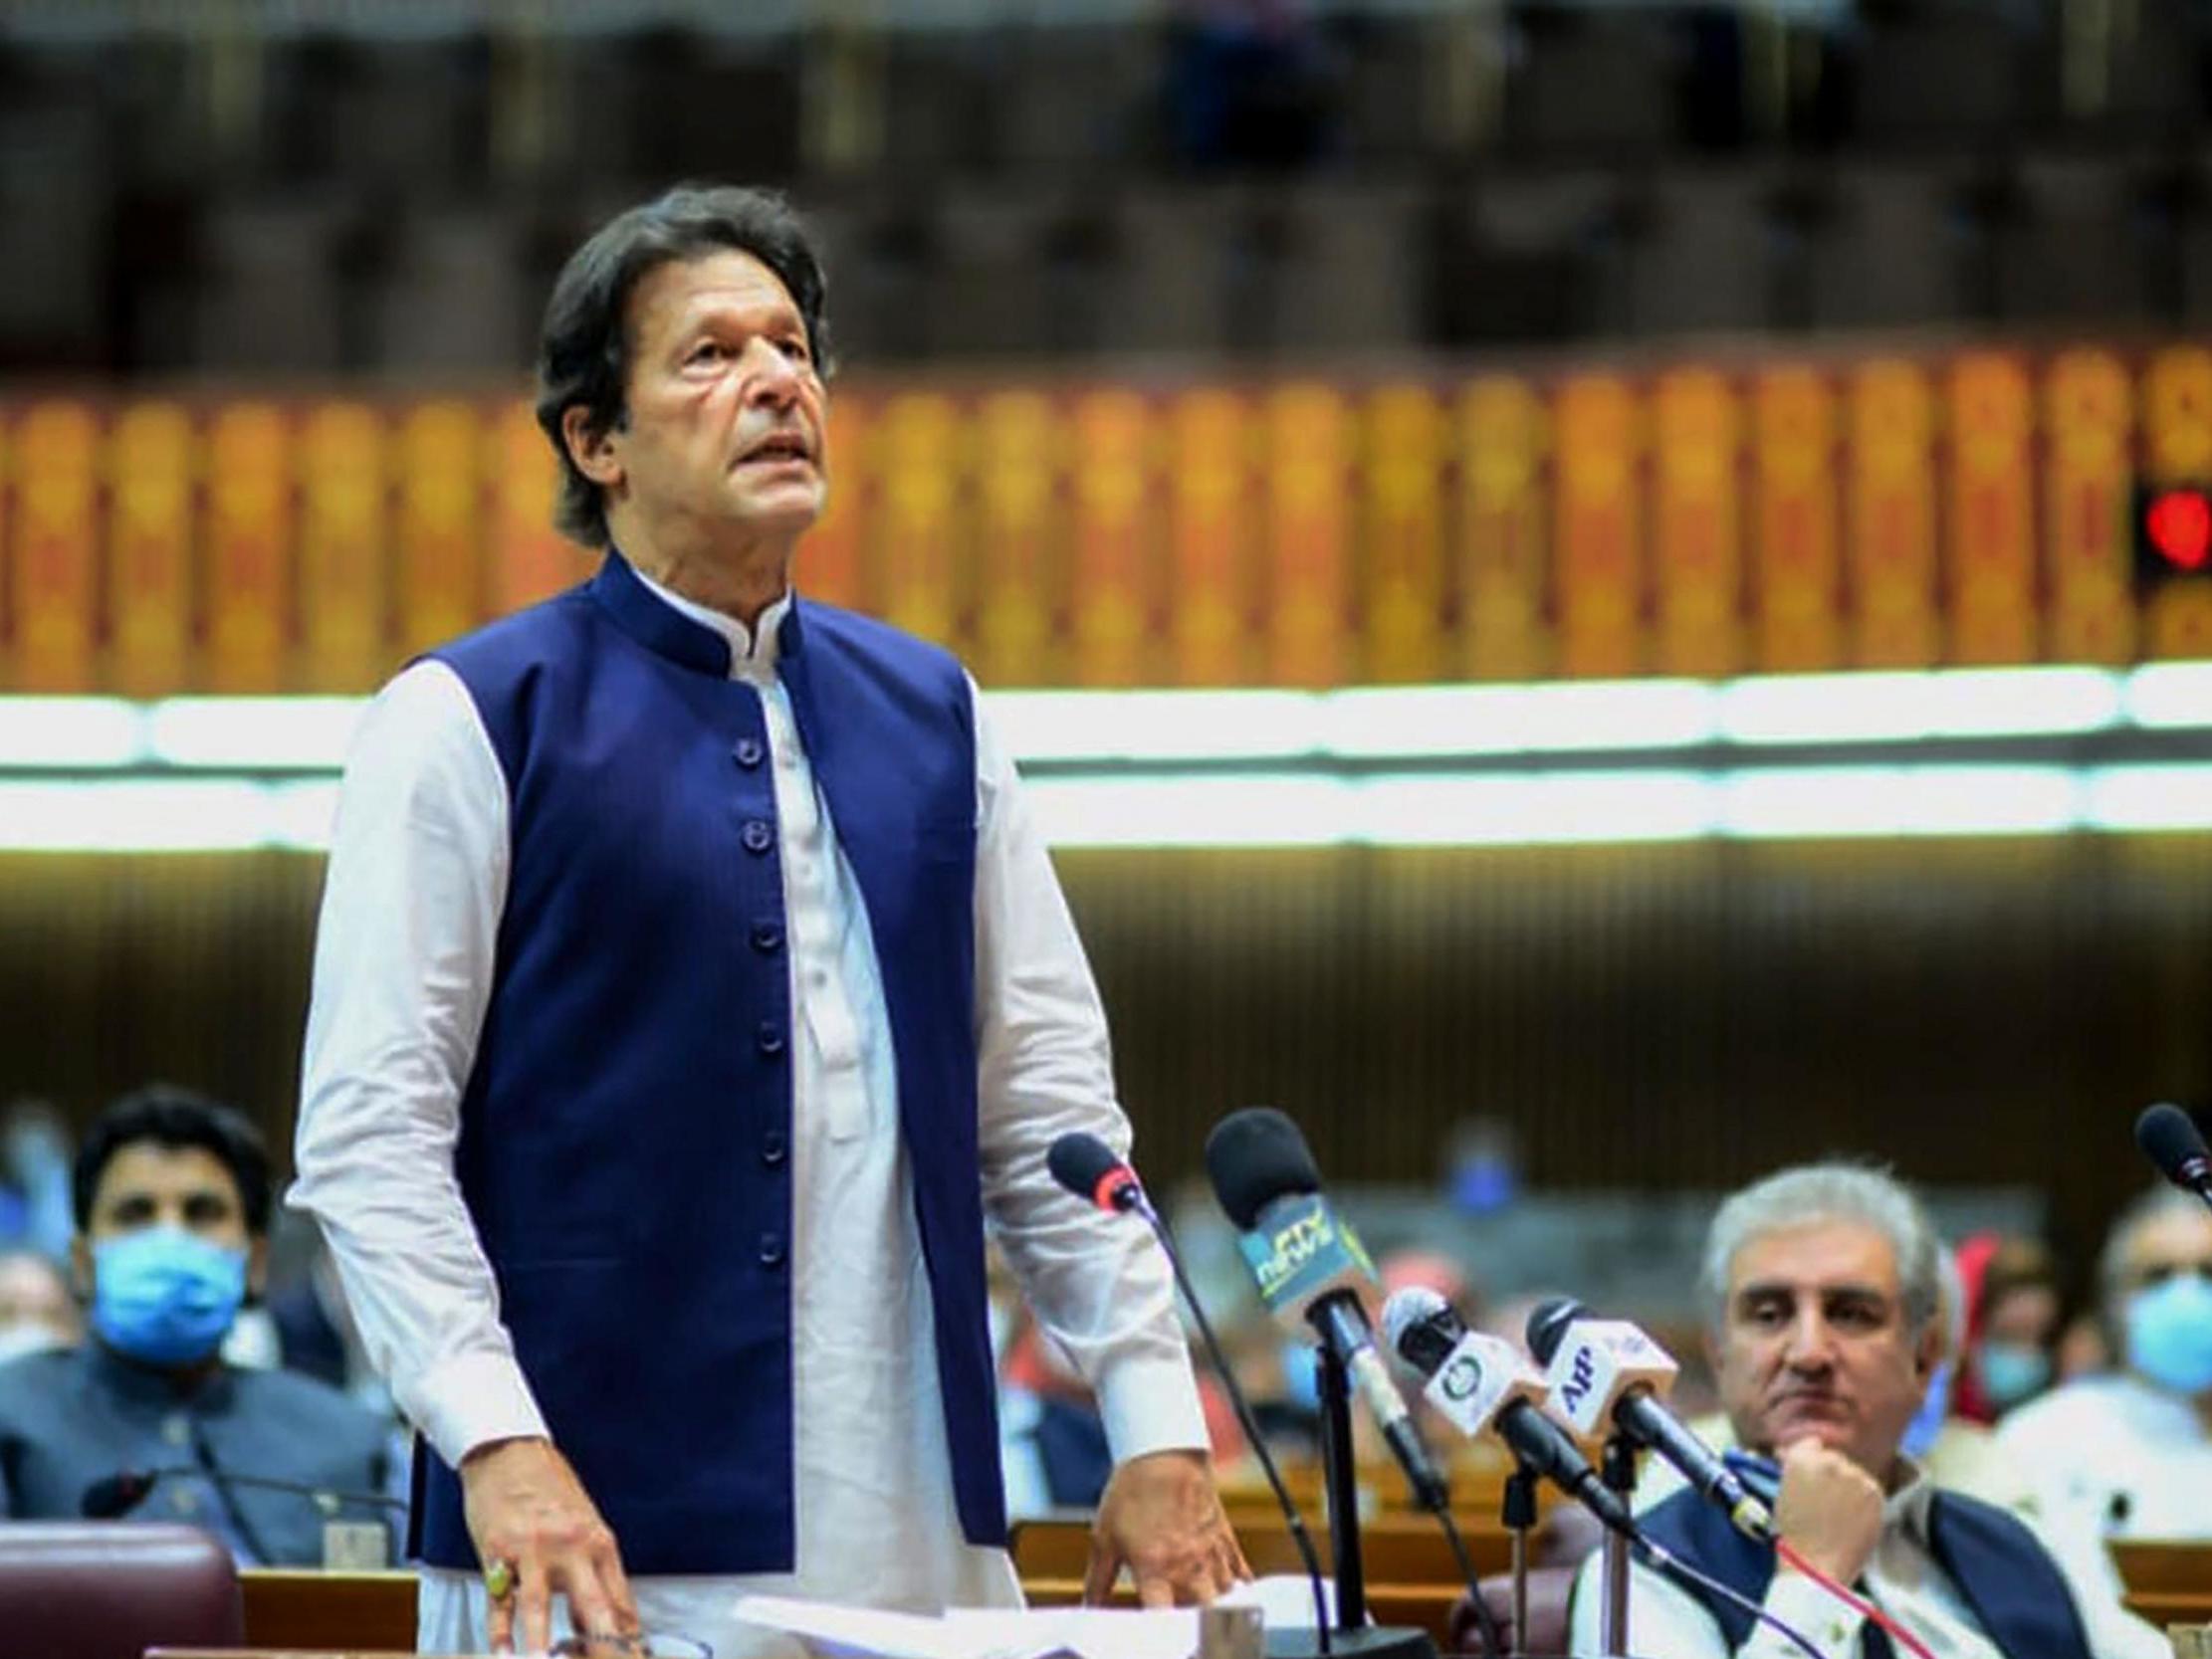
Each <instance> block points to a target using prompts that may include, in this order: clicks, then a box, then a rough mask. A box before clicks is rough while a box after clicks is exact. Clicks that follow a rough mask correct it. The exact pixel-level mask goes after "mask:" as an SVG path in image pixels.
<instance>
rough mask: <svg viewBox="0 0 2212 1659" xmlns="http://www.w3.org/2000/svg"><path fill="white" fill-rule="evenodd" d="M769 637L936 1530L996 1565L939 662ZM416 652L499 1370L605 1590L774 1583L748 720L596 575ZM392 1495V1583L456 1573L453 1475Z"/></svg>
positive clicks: (769, 1067) (762, 1041)
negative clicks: (824, 851)
mask: <svg viewBox="0 0 2212 1659" xmlns="http://www.w3.org/2000/svg"><path fill="white" fill-rule="evenodd" d="M778 645H779V655H778V672H779V674H780V675H781V677H782V680H783V684H784V686H785V688H786V689H787V690H788V692H789V694H790V702H791V708H792V712H793V714H794V715H795V716H796V719H797V723H798V728H799V735H800V738H801V740H802V741H803V742H804V743H805V746H806V753H807V757H808V760H809V762H810V763H811V765H812V767H813V771H814V776H815V778H816V781H817V782H818V784H819V786H820V788H821V790H822V793H823V796H824V798H825V800H826V802H827V804H828V809H829V814H830V819H831V821H832V823H834V825H835V826H836V832H837V840H838V843H839V845H840V847H841V848H842V850H843V852H844V856H845V858H846V860H847V861H848V862H849V863H850V865H851V867H852V871H853V875H854V877H855V879H856V880H857V881H858V883H859V887H860V892H861V896H862V898H863V899H864V900H865V902H866V906H867V919H868V924H869V928H870V932H871V933H872V935H873V938H874V941H875V949H876V958H877V961H878V963H879V965H880V967H881V970H882V975H883V988H884V996H885V1001H886V1003H887V1006H888V1009H889V1016H890V1026H891V1042H892V1047H893V1051H894V1054H895V1056H896V1075H897V1080H898V1092H899V1119H900V1128H901V1133H902V1134H903V1135H904V1137H905V1141H906V1150H907V1157H908V1164H909V1167H910V1168H911V1170H912V1172H913V1185H914V1204H915V1212H916V1219H917V1223H918V1229H919V1232H920V1236H921V1242H922V1250H923V1254H924V1257H925V1260H926V1263H927V1267H928V1272H929V1279H930V1289H931V1294H932V1296H933V1297H934V1298H935V1304H936V1320H937V1332H936V1336H937V1343H936V1347H937V1366H938V1375H939V1378H940V1380H941V1382H942V1385H943V1393H944V1399H945V1415H946V1428H947V1438H948V1441H949V1443H950V1446H951V1450H952V1461H953V1468H952V1476H953V1488H954V1493H955V1496H956V1499H957V1502H958V1505H959V1510H960V1519H961V1526H962V1530H963V1532H964V1533H965V1534H966V1535H967V1537H968V1539H969V1541H970V1542H971V1543H974V1544H979V1545H982V1544H1002V1543H1003V1542H1004V1540H1005V1532H1006V1527H1005V1500H1004V1496H1003V1491H1002V1488H1001V1486H1000V1483H999V1474H998V1431H997V1422H996V1405H995V1392H994V1381H993V1369H992V1362H991V1339H990V1333H989V1329H988V1326H987V1322H986V1318H985V1294H984V1270H983V1208H982V1202H981V1191H980V1181H981V1176H980V1172H979V1165H978V1155H977V1112H976V1038H975V1030H976V1021H975V1009H974V1001H975V989H974V979H975V973H974V962H975V860H976V761H975V728H974V709H973V705H972V702H971V699H970V696H969V692H968V686H967V682H966V680H965V678H964V676H963V675H962V673H961V670H960V667H959V665H958V664H957V663H956V662H955V661H954V660H953V659H952V658H951V657H950V656H948V655H946V654H945V653H944V652H943V651H940V650H938V649H937V648H935V647H933V646H929V645H925V644H923V643H921V642H920V641H918V640H914V639H911V638H908V637H907V636H905V635H903V634H900V633H898V632H896V631H895V630H893V629H890V628H886V627H884V626H882V625H881V624H879V623H875V622H871V621H868V620H866V619H865V618H862V617H858V616H854V615H852V614H850V613H848V612H845V611H840V610H835V609H832V608H830V607H827V606H822V605H815V604H810V603H807V602H805V601H798V602H796V603H794V604H793V605H792V607H791V608H790V610H789V612H788V613H787V614H786V617H785V620H784V622H783V625H782V630H781V633H780V635H779V638H778ZM432 655H433V656H435V657H436V658H438V659H439V660H441V661H443V662H445V663H447V664H448V665H450V666H451V667H452V668H453V669H454V671H455V672H456V673H457V674H458V675H459V676H460V678H461V681H462V683H463V684H464V685H465V686H466V687H467V688H468V692H469V695H470V697H471V698H472V699H473V700H474V702H475V705H476V709H477V712H478V714H479V715H480V716H481V717H482V719H483V722H484V726H485V729H486V731H487V732H488V733H489V734H490V737H491V741H492V746H493V748H494V749H495V750H496V751H497V753H498V756H499V762H500V767H501V769H502V771H503V772H504V774H505V777H506V783H507V790H508V803H509V840H510V848H511V858H510V875H509V880H508V889H507V903H506V909H505V912H504V914H503V915H502V917H501V921H500V930H499V939H498V965H497V968H496V971H495V974H494V978H493V983H492V993H491V1002H490V1007H489V1010H488V1013H487V1015H486V1018H485V1022H484V1029H483V1033H482V1037H481V1039H480V1041H479V1043H478V1047H477V1054H476V1063H475V1067H474V1070H473V1071H472V1072H471V1074H470V1077H469V1083H468V1089H467V1092H466V1094H465V1096H464V1098H463V1101H462V1108H461V1135H460V1141H459V1145H458V1147H457V1149H456V1152H455V1165H456V1169H457V1171H458V1175H459V1179H460V1185H461V1191H462V1194H463V1196H464V1197H465V1198H466V1200H467V1202H468V1207H469V1213H470V1215H471V1217H472V1218H473V1220H474V1222H475V1224H476V1229H477V1232H478V1234H479V1236H480V1237H481V1238H482V1239H483V1241H484V1248H485V1250H486V1253H487V1254H488V1255H489V1257H490V1259H491V1263H492V1268H493V1271H494V1273H495V1274H496V1275H497V1277H498V1280H499V1288H500V1297H501V1312H502V1315H503V1317H504V1319H505V1321H506V1324H507V1327H508V1329H509V1330H510V1331H511V1332H512V1333H513V1335H514V1339H515V1349H516V1354H517V1356H518V1358H519V1359H520V1360H521V1362H522V1366H523V1370H524V1372H525V1374H526V1375H528V1377H529V1378H530V1382H531V1386H532V1388H533V1389H534V1390H535V1392H536V1393H537V1396H538V1399H539V1402H540V1404H541V1405H542V1406H543V1407H544V1409H545V1412H546V1416H547V1419H548V1422H549V1423H550V1425H551V1427H552V1431H553V1439H554V1442H555V1443H556V1444H557V1445H558V1446H559V1447H560V1449H561V1451H562V1452H563V1453H565V1454H566V1456H567V1457H568V1459H569V1460H570V1461H571V1462H572V1463H573V1464H574V1465H575V1467H576V1470H577V1472H578V1474H579V1475H580V1476H581V1478H582V1480H583V1484H584V1488H585V1490H586V1491H588V1492H589V1493H590V1495H591V1497H592V1500H593V1501H594V1502H595V1503H596V1504H597V1505H598V1507H599V1511H600V1513H601V1514H602V1515H603V1516H604V1517H605V1518H606V1521H607V1524H608V1525H609V1526H610V1527H611V1528H613V1530H614V1535H615V1538H616V1540H617V1542H618V1544H619V1546H620V1548H621V1551H622V1556H623V1560H624V1563H625V1564H626V1566H627V1567H628V1568H629V1570H631V1571H633V1572H644V1573H698V1572H766V1571H788V1570H790V1569H791V1568H792V1566H793V1564H794V1555H795V1546H794V1539H793V1526H792V1493H791V1487H792V1480H793V1473H792V1443H791V1407H792V1401H791V1279H790V1274H791V1262H790V1238H791V1179H790V1160H789V1148H790V1143H791V1055H790V1043H791V1036H792V1034H791V1018H792V1010H791V1007H790V992H789V983H788V972H789V965H788V962H787V960H786V958H785V955H784V933H785V928H784V916H783V890H782V882H781V877H780V875H779V871H778V864H777V861H778V858H779V856H780V854H779V850H778V846H779V837H778V833H777V828H776V818H775V797H774V786H773V783H772V781H771V768H772V765H773V761H772V758H771V756H770V754H769V746H768V731H767V726H766V724H765V721H764V719H763V716H762V710H761V703H760V698H759V695H758V694H757V693H756V692H755V691H754V690H753V689H752V688H751V687H749V686H747V685H745V684H743V683H742V682H737V681H733V680H731V679H730V678H729V677H728V676H729V667H730V659H729V648H728V645H727V643H726V642H725V641H724V639H723V638H722V636H721V635H719V634H717V633H716V632H714V631H713V630H712V629H710V628H706V627H702V626H701V625H700V624H698V623H697V622H694V621H693V620H691V619H690V618H688V617H685V616H683V615H682V614H681V613H679V612H678V611H676V610H675V609H674V608H672V607H671V606H669V605H667V604H665V603H663V602H662V601H661V600H660V599H659V598H657V597H656V596H655V595H654V594H653V593H652V592H651V591H650V590H649V589H647V588H646V587H645V586H644V584H643V583H641V582H640V581H639V580H638V578H637V576H636V574H635V573H634V572H633V571H632V570H631V569H630V567H629V566H628V565H627V564H626V563H625V562H624V561H623V560H622V559H621V558H620V557H619V556H615V555H610V556H609V557H608V559H607V561H606V563H605V565H604V566H603V567H602V568H601V570H600V571H599V573H598V575H597V576H596V577H594V578H593V579H592V580H591V581H590V582H588V583H586V584H585V585H583V586H581V587H578V588H575V589H572V590H571V591H569V592H567V593H564V594H561V595H560V596H558V597H557V598H554V599H552V600H549V601H548V602H546V603H545V604H542V605H538V606H535V607H533V608H532V609H529V610H526V611H522V612H519V613H517V614H516V615H514V616H510V617H507V618H505V619H503V620H501V621H499V622H496V623H493V624H492V625H491V626H490V627H487V628H485V629H483V630H481V631H480V632H477V633H474V634H471V635H469V636H467V637H466V638H464V639H461V640H458V641H455V642H454V643H453V644H451V645H448V646H445V647H442V648H441V649H439V650H438V651H436V652H434V653H433V654H432ZM832 1247H833V1246H832ZM917 1362H920V1359H919V1356H917ZM415 1486H416V1504H415V1535H416V1536H415V1542H416V1547H417V1549H418V1550H419V1551H420V1553H421V1555H422V1557H423V1558H424V1559H425V1560H427V1561H429V1562H431V1563H432V1564H434V1565H439V1566H453V1567H473V1566H474V1565H475V1564H476V1562H475V1556H474V1553H473V1551H472V1549H471V1547H470V1543H469V1537H468V1530H467V1527H466V1525H465V1524H464V1521H463V1516H462V1505H461V1491H460V1483H459V1481H458V1480H457V1479H456V1478H455V1477H454V1475H453V1473H452V1472H451V1471H450V1470H449V1469H447V1468H446V1467H445V1465H444V1464H443V1463H442V1461H440V1460H439V1459H438V1458H436V1457H435V1456H433V1455H430V1454H428V1453H427V1452H423V1451H420V1450H418V1454H417V1457H416V1468H415Z"/></svg>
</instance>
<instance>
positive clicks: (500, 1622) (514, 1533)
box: [461, 1439, 643, 1653]
mask: <svg viewBox="0 0 2212 1659" xmlns="http://www.w3.org/2000/svg"><path fill="white" fill-rule="evenodd" d="M461 1489H462V1495H463V1498H464V1500H465V1503H466V1509H467V1515H468V1523H469V1537H470V1538H471V1539H472V1540H474V1541H475V1544H476V1554H477V1558H478V1559H479V1560H481V1561H482V1562H483V1563H484V1564H485V1566H486V1567H487V1568H489V1567H490V1566H491V1565H492V1563H493V1562H495V1561H507V1562H509V1563H511V1564H512V1566H513V1568H514V1573H515V1585H514V1588H513V1589H511V1590H510V1591H509V1592H508V1593H507V1594H506V1595H504V1596H500V1597H496V1598H494V1600H493V1601H492V1604H491V1607H492V1611H491V1620H490V1627H489V1629H488V1630H487V1632H486V1634H487V1635H488V1636H489V1637H490V1639H491V1647H492V1651H493V1652H494V1653H511V1652H513V1651H514V1647H515V1637H516V1629H515V1626H516V1621H517V1618H518V1616H519V1617H520V1619H521V1623H522V1632H521V1634H522V1645H523V1651H524V1652H526V1653H544V1652H545V1651H546V1650H547V1649H548V1648H549V1647H550V1646H551V1645H552V1643H553V1595H554V1593H555V1592H556V1591H557V1592H559V1593H561V1594H565V1595H566V1596H567V1597H568V1622H569V1623H570V1624H571V1625H572V1626H573V1627H574V1629H575V1630H576V1633H577V1634H578V1635H584V1636H635V1635H637V1634H639V1632H640V1631H641V1629H642V1628H643V1627H642V1626H641V1625H640V1623H639V1622H638V1616H637V1603H636V1602H635V1601H634V1600H632V1599H631V1596H630V1584H629V1580H628V1579H627V1578H626V1577H624V1576H623V1573H622V1557H621V1556H620V1555H619V1554H617V1553H616V1550H615V1546H614V1534H613V1533H612V1532H611V1531H610V1530H609V1529H608V1527H607V1524H606V1523H605V1522H604V1521H602V1520H600V1519H599V1512H598V1510H597V1509H596V1508H594V1507H593V1505H592V1503H591V1500H590V1498H589V1497H588V1496H587V1495H586V1494H585V1492H584V1490H583V1483H582V1482H581V1481H579V1480H577V1479H576V1472H575V1471H574V1470H573V1469H571V1468H569V1467H568V1460H567V1459H566V1458H564V1457H562V1456H561V1455H560V1453H559V1452H557V1451H555V1450H554V1449H553V1442H552V1441H550V1440H536V1439H532V1440H495V1441H492V1442H491V1443H489V1444H487V1445H483V1446H479V1447H477V1448H476V1449H475V1450H474V1451H472V1452H470V1453H469V1454H468V1456H466V1457H464V1458H463V1459H462V1460H461Z"/></svg>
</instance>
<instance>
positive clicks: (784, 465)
mask: <svg viewBox="0 0 2212 1659" xmlns="http://www.w3.org/2000/svg"><path fill="white" fill-rule="evenodd" d="M625 324H626V328H627V335H628V340H629V359H630V364H629V382H628V385H627V386H626V387H625V388H624V402H625V409H626V414H627V419H626V420H625V421H624V422H623V424H622V425H621V426H619V427H617V428H613V429H611V430H609V431H607V432H604V433H600V434H598V435H596V436H595V437H594V436H592V435H590V434H588V433H587V432H585V430H584V428H583V424H582V415H583V411H582V410H581V409H570V410H569V411H568V414H567V417H566V419H565V422H564V428H563V430H564V435H565V436H566V438H567V442H568V446H569V453H570V455H571V456H572V457H573V458H574V459H575V462H576V465H577V466H578V468H580V469H581V470H582V472H583V473H584V475H585V476H586V477H587V478H590V479H591V480H592V481H593V482H594V483H596V484H599V485H600V486H601V487H602V488H603V489H604V490H605V491H606V498H607V508H608V515H609V518H617V517H623V516H627V517H628V518H631V519H633V520H634V521H635V522H636V523H637V525H638V527H639V529H640V530H641V531H642V533H643V534H645V535H646V536H648V537H650V538H652V539H653V540H654V541H655V542H656V543H657V544H659V545H660V546H661V547H662V549H663V550H664V551H667V552H678V551H688V550H690V549H692V548H694V547H698V546H711V545H716V544H720V543H723V542H726V541H727V540H728V539H729V536H730V534H731V532H732V531H733V530H735V531H738V532H741V533H743V534H746V535H748V536H759V537H765V538H769V539H779V538H781V539H795V538H796V537H797V536H798V535H799V534H800V533H801V532H803V531H804V530H805V529H806V528H807V527H808V526H809V525H811V524H812V523H813V522H814V520H815V519H816V518H818V517H820V515H821V510H822V502H823V499H824V495H825V491H826V488H827V479H828V474H827V470H826V469H827V461H826V457H825V456H824V454H823V443H822V438H823V430H824V421H823V409H824V404H825V397H824V393H823V390H822V383H821V377H820V375H819V374H818V372H817V371H816V369H815V366H814V362H813V357H812V352H811V351H810V349H809V347H808V344H807V338H806V324H805V320H804V318H802V317H801V316H800V314H799V311H798V307H797V306H796V305H795V304H794V303H793V302H792V300H791V297H790V294H789V292H788V291H787V290H786V289H785V288H784V287H783V284H782V283H781V282H780V281H779V280H778V279H777V277H776V276H775V274H774V272H773V271H771V270H770V269H769V268H768V267H767V266H766V265H764V264H762V263H761V262H760V261H759V260H757V259H755V258H754V257H753V256H752V255H750V254H742V253H739V252H737V251H736V250H734V249H730V250H723V251H720V252H716V253H712V254H707V255H703V256H702V257H700V258H698V259H693V260H677V261H672V262H670V263H669V264H666V265H662V266H659V267H657V268H655V269H654V270H653V271H651V272H649V273H647V274H646V276H645V277H644V278H643V279H642V280H641V281H640V282H639V283H638V284H637V286H636V288H635V289H633V290H632V291H631V294H630V299H629V307H628V311H627V312H626V315H625Z"/></svg>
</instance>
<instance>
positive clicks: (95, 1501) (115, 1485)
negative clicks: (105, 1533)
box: [77, 1469, 153, 1521]
mask: <svg viewBox="0 0 2212 1659" xmlns="http://www.w3.org/2000/svg"><path fill="white" fill-rule="evenodd" d="M152 1490H153V1477H152V1476H151V1475H145V1474H140V1473H138V1472H137V1471H135V1470H130V1469H125V1470H122V1471H121V1472H120V1473H118V1474H113V1475H103V1476H102V1477H101V1478H100V1479H99V1480H97V1481H94V1482H93V1483H92V1484H91V1485H90V1486H88V1487H86V1488H85V1494H84V1496H83V1497H81V1498H79V1499H78V1500H77V1513H78V1514H80V1515H82V1516H83V1517H84V1518H85V1519H86V1520H87V1521H114V1520H117V1519H119V1518H120V1517H122V1516H125V1515H128V1514H129V1513H130V1512H131V1511H132V1510H134V1509H136V1508H137V1507H138V1506H139V1505H140V1504H141V1503H143V1502H144V1501H145V1496H146V1494H147V1493H148V1492H151V1491H152Z"/></svg>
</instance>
